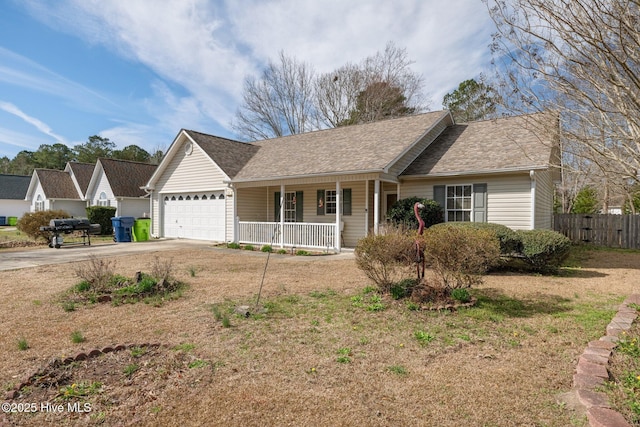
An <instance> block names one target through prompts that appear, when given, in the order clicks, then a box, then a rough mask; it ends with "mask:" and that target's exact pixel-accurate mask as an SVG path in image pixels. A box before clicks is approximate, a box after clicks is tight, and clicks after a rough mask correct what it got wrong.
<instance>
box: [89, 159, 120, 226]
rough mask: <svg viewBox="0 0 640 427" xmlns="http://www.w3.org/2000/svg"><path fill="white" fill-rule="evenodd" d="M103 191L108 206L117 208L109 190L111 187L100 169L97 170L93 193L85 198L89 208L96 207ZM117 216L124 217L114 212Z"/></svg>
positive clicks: (111, 191)
mask: <svg viewBox="0 0 640 427" xmlns="http://www.w3.org/2000/svg"><path fill="white" fill-rule="evenodd" d="M103 191H104V193H105V194H106V195H107V200H109V206H111V207H114V208H117V207H118V206H117V201H116V198H115V196H114V195H113V190H111V185H109V180H108V179H107V176H106V175H105V173H104V171H103V170H102V168H100V169H99V170H98V181H97V183H96V185H95V186H94V187H93V191H92V193H91V194H87V198H88V199H89V200H90V202H91V206H97V205H98V200H99V199H100V194H101V193H102V192H103ZM116 215H117V216H125V215H121V214H120V213H119V212H116Z"/></svg>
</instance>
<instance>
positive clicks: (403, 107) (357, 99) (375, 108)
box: [316, 42, 428, 127]
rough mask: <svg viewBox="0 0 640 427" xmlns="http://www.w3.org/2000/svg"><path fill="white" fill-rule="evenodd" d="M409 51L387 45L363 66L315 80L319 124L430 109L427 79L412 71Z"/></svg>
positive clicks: (347, 122) (333, 124)
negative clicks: (426, 95)
mask: <svg viewBox="0 0 640 427" xmlns="http://www.w3.org/2000/svg"><path fill="white" fill-rule="evenodd" d="M412 64H413V61H411V60H410V59H409V58H408V54H407V50H406V49H404V48H399V47H397V46H396V45H395V44H394V43H393V42H389V43H387V45H386V47H385V49H384V51H383V52H377V53H376V54H375V55H373V56H369V57H367V58H365V59H364V60H362V62H361V63H360V64H357V65H353V64H347V65H345V66H343V67H340V68H339V69H337V70H336V71H334V72H331V73H327V74H324V75H322V76H320V78H319V79H318V80H317V81H316V111H317V113H318V121H319V122H320V123H322V124H324V125H326V126H328V127H336V126H343V125H350V124H358V123H368V122H373V121H377V120H381V119H384V118H390V117H399V116H405V115H409V114H413V113H414V112H418V111H424V110H426V109H428V103H427V102H426V100H425V99H426V98H425V95H424V93H423V91H422V90H423V87H424V79H423V77H422V76H421V75H420V74H416V73H415V72H413V71H412V70H411V65H412Z"/></svg>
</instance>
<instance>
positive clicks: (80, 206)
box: [49, 200, 87, 218]
mask: <svg viewBox="0 0 640 427" xmlns="http://www.w3.org/2000/svg"><path fill="white" fill-rule="evenodd" d="M49 209H51V210H63V211H65V212H67V213H68V214H69V215H71V216H72V217H74V218H86V217H87V211H86V204H85V202H84V201H83V200H55V201H53V202H51V203H50V204H49Z"/></svg>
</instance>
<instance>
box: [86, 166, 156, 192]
mask: <svg viewBox="0 0 640 427" xmlns="http://www.w3.org/2000/svg"><path fill="white" fill-rule="evenodd" d="M98 161H99V162H100V164H101V165H102V169H103V170H104V173H105V175H106V176H107V180H109V185H110V186H111V190H112V191H113V195H114V196H116V197H142V196H145V195H146V193H145V191H144V190H141V189H140V187H143V186H144V185H145V184H146V183H147V181H149V178H151V175H153V172H154V171H155V170H156V167H157V165H152V164H149V163H140V162H131V161H128V160H116V159H106V158H101V159H98Z"/></svg>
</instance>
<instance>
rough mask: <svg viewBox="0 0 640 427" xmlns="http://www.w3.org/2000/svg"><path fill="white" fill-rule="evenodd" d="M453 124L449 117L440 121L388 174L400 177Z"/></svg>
mask: <svg viewBox="0 0 640 427" xmlns="http://www.w3.org/2000/svg"><path fill="white" fill-rule="evenodd" d="M452 124H453V122H452V120H451V118H450V116H447V117H446V118H445V119H444V120H440V121H439V122H438V123H436V124H435V126H434V127H433V128H432V129H431V130H430V131H429V132H427V133H426V135H425V136H424V137H422V139H421V140H420V141H419V142H418V143H416V144H415V145H414V146H413V147H411V149H409V150H408V151H407V152H406V153H405V154H404V155H403V156H402V157H401V158H400V159H398V161H397V162H396V163H395V164H394V165H393V166H391V167H390V168H389V174H391V175H396V176H397V175H400V174H401V173H402V172H403V171H404V170H405V169H406V168H407V167H408V166H409V165H410V164H411V162H413V161H414V160H415V159H416V158H417V157H418V156H419V155H420V154H421V153H422V152H423V151H424V150H425V149H426V148H427V147H428V146H429V145H430V144H431V143H432V142H433V141H434V140H435V139H436V138H437V137H438V135H440V134H441V133H442V132H443V131H444V130H445V129H446V127H447V126H450V125H452Z"/></svg>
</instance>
